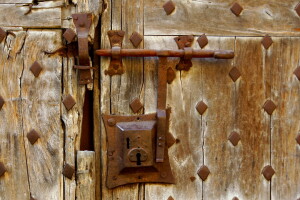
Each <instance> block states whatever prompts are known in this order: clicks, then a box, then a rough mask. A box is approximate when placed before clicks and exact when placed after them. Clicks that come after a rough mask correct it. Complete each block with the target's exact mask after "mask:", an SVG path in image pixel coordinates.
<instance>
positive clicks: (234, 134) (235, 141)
mask: <svg viewBox="0 0 300 200" xmlns="http://www.w3.org/2000/svg"><path fill="white" fill-rule="evenodd" d="M228 140H229V141H230V142H231V144H232V145H233V146H236V145H237V144H238V143H239V141H240V140H241V136H240V134H238V133H237V132H235V131H233V132H232V133H231V134H230V136H229V137H228Z"/></svg>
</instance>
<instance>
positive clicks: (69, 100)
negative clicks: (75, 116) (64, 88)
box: [63, 94, 76, 111]
mask: <svg viewBox="0 0 300 200" xmlns="http://www.w3.org/2000/svg"><path fill="white" fill-rule="evenodd" d="M63 104H64V105H65V107H66V109H67V110H68V111H69V110H71V109H72V108H73V106H74V105H75V104H76V101H75V99H74V98H73V97H72V96H71V95H70V94H68V95H67V96H66V97H65V99H64V100H63Z"/></svg>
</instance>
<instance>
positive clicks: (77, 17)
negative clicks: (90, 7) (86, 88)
mask: <svg viewBox="0 0 300 200" xmlns="http://www.w3.org/2000/svg"><path fill="white" fill-rule="evenodd" d="M72 18H73V22H74V24H75V27H76V32H77V37H78V54H79V65H75V66H74V68H75V69H78V70H79V84H88V83H91V82H92V75H91V69H94V68H93V67H91V66H90V58H89V46H88V36H89V30H90V27H91V24H92V14H91V13H77V14H73V15H72Z"/></svg>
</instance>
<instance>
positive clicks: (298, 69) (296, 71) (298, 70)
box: [294, 66, 300, 81]
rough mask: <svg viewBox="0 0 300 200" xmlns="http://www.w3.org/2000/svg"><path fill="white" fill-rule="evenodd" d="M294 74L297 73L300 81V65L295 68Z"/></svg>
mask: <svg viewBox="0 0 300 200" xmlns="http://www.w3.org/2000/svg"><path fill="white" fill-rule="evenodd" d="M294 74H295V75H296V77H297V78H298V80H299V81H300V66H299V67H297V68H296V69H295V71H294Z"/></svg>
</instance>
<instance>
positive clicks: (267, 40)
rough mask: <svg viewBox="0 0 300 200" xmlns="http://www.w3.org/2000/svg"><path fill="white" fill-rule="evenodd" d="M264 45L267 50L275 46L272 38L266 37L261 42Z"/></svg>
mask: <svg viewBox="0 0 300 200" xmlns="http://www.w3.org/2000/svg"><path fill="white" fill-rule="evenodd" d="M261 43H262V45H263V46H264V47H265V49H269V47H270V46H271V45H272V44H273V40H272V38H271V36H269V35H266V36H265V37H264V38H263V39H262V41H261Z"/></svg>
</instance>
